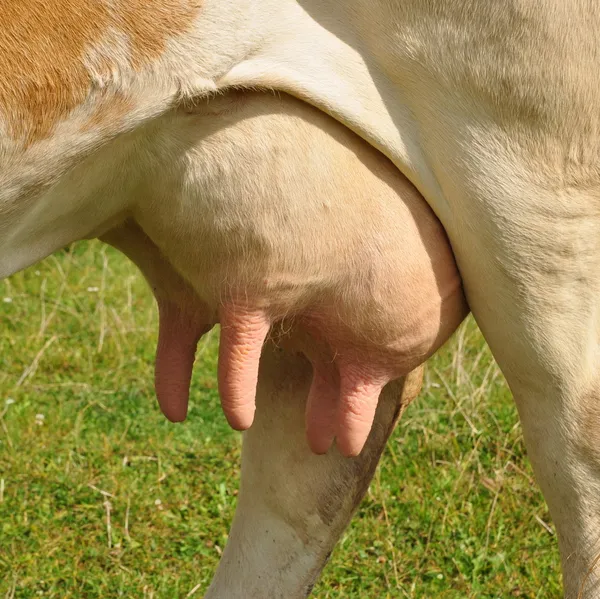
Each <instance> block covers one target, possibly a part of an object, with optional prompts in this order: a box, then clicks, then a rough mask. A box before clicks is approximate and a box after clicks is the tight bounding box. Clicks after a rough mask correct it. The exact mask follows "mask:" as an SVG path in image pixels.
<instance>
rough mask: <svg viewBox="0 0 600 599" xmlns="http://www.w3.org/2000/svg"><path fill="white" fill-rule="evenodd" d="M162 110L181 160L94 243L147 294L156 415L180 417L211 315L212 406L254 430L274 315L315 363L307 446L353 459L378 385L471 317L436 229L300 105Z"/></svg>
mask: <svg viewBox="0 0 600 599" xmlns="http://www.w3.org/2000/svg"><path fill="white" fill-rule="evenodd" d="M168 119H169V120H168V126H166V127H164V128H163V129H162V130H161V131H160V133H159V134H158V139H157V140H156V145H157V147H158V148H165V152H170V151H171V149H172V147H173V144H174V140H176V141H177V143H178V144H179V146H180V147H183V148H185V151H184V153H183V154H182V155H181V156H179V157H178V163H179V165H180V168H177V169H173V178H172V179H170V178H168V177H165V176H164V174H162V173H161V177H160V178H158V179H157V180H156V181H153V180H152V179H151V180H150V182H149V183H148V185H147V187H148V189H149V190H150V191H149V193H150V196H149V197H148V198H146V199H145V201H144V203H143V204H140V205H138V206H136V207H135V208H134V210H133V215H132V218H130V219H129V220H128V221H127V223H126V224H125V225H124V226H123V227H121V228H118V229H115V230H112V231H111V232H109V233H107V234H106V235H104V237H103V239H104V240H105V241H107V242H108V243H111V244H112V245H114V246H115V247H117V248H119V249H121V250H122V251H124V252H125V253H126V254H127V255H128V256H130V257H131V258H132V260H133V261H134V262H136V264H138V266H140V268H141V269H142V271H143V272H144V274H145V275H146V277H147V278H148V280H149V281H150V284H151V286H152V288H153V289H154V293H155V295H156V298H157V301H158V305H159V314H160V333H159V342H158V350H157V361H156V391H157V395H158V398H159V402H160V405H161V409H162V410H163V412H164V413H165V415H166V416H167V417H168V418H170V419H171V420H174V421H179V420H182V419H184V418H185V415H186V411H187V400H188V389H189V381H190V376H191V369H192V364H193V357H194V350H195V347H196V343H197V341H198V339H199V338H200V336H201V335H202V334H203V333H204V332H206V331H207V330H209V329H210V328H211V327H212V326H213V325H214V324H215V323H217V322H219V323H220V325H221V344H220V353H219V367H218V379H219V391H220V394H221V398H222V404H223V409H224V411H225V414H226V416H227V419H228V421H229V423H230V424H231V426H233V427H234V428H236V429H240V430H245V429H247V428H249V427H250V425H251V424H252V421H253V418H254V410H255V407H254V405H255V393H256V383H257V376H258V365H259V359H260V355H261V350H262V346H263V344H264V342H265V339H266V338H267V336H268V335H269V331H270V330H271V327H272V325H273V324H274V323H279V325H280V326H279V328H278V333H277V335H278V336H279V337H281V338H282V339H285V340H286V341H287V342H289V340H291V341H292V342H293V344H294V345H295V346H297V347H299V348H300V349H301V350H302V351H303V352H304V353H305V355H306V356H307V357H308V359H309V360H310V362H311V363H312V365H313V371H314V374H313V381H312V385H311V387H310V391H309V395H308V405H307V416H306V426H307V436H308V441H309V444H310V447H311V448H312V450H313V451H314V452H316V453H318V454H322V453H325V452H326V451H327V450H328V449H329V447H330V445H331V443H332V441H333V439H334V438H336V439H337V445H338V447H339V449H340V451H341V452H342V453H343V454H344V455H347V456H353V455H358V454H359V453H360V451H361V449H362V447H363V445H364V443H365V441H366V439H367V436H368V434H369V431H370V429H371V424H372V422H373V417H374V414H375V409H376V407H377V401H378V398H379V394H380V392H381V389H382V388H383V387H384V385H385V384H387V383H388V382H389V381H391V380H394V379H397V378H399V377H401V376H404V375H406V374H408V373H409V372H410V371H411V370H413V369H415V368H416V367H418V366H419V365H421V364H422V363H424V362H425V360H426V359H427V358H428V357H429V356H430V355H431V354H432V353H433V352H434V351H435V350H436V349H437V348H438V347H439V346H440V345H441V344H442V343H443V342H445V341H446V339H447V338H448V337H449V336H450V334H451V333H452V332H453V331H454V330H455V329H456V327H457V326H458V324H459V323H460V322H461V320H462V319H463V318H464V316H465V314H466V312H467V307H466V303H465V300H464V296H463V294H462V288H461V283H460V278H459V275H458V272H457V270H456V267H455V264H454V260H453V256H452V253H451V251H450V248H449V246H448V244H447V240H446V237H445V234H444V232H443V229H442V228H441V226H440V224H439V222H438V221H437V219H436V218H435V217H434V216H433V214H432V212H431V211H430V210H429V209H428V207H427V206H426V205H425V204H424V203H423V202H422V200H421V198H420V197H419V195H418V193H417V192H416V191H415V190H414V188H413V187H412V186H411V185H410V184H409V183H408V181H407V180H406V179H404V178H403V177H402V176H401V175H399V174H398V173H397V171H395V169H394V167H393V166H392V165H391V163H389V162H388V161H387V159H385V158H384V157H382V156H381V155H379V154H378V153H377V152H376V151H374V150H373V149H371V148H369V147H368V146H367V145H366V144H364V142H361V141H360V140H359V139H358V138H357V137H356V136H355V135H354V134H352V133H351V132H349V131H348V130H346V129H344V128H343V127H341V126H340V125H338V124H337V123H336V122H335V121H333V120H332V119H330V118H329V117H327V116H326V115H324V114H322V113H319V112H318V111H316V110H315V109H313V108H311V107H309V106H307V105H304V104H302V103H301V102H299V101H297V100H293V99H292V98H286V97H283V98H276V97H274V96H270V95H265V94H257V93H255V94H252V93H246V94H235V93H232V94H230V95H228V96H225V97H222V98H215V99H213V100H212V101H211V103H209V104H208V105H207V106H206V105H204V106H202V107H200V108H195V109H194V110H193V112H190V113H188V114H181V113H179V114H176V115H170V116H169V117H168ZM161 158H162V156H159V157H158V158H157V160H158V161H160V160H161ZM240 164H243V165H244V166H243V168H240V166H239V165H240ZM181 180H183V181H184V182H185V184H184V185H183V186H182V185H181V184H179V185H178V181H181ZM177 190H178V191H177ZM336 229H337V230H342V231H343V236H340V235H338V234H334V235H332V231H335V230H336ZM340 238H342V239H343V242H340ZM159 263H160V264H161V266H158V265H159Z"/></svg>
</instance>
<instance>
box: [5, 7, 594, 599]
mask: <svg viewBox="0 0 600 599" xmlns="http://www.w3.org/2000/svg"><path fill="white" fill-rule="evenodd" d="M0 15H1V17H2V18H1V20H0V31H1V35H0V215H1V221H0V276H7V275H9V274H11V273H13V272H15V271H17V270H19V269H21V268H24V267H25V266H27V265H29V264H32V263H34V262H36V261H37V260H40V259H41V258H43V257H44V256H47V255H48V254H49V253H51V252H52V251H54V250H55V249H57V248H59V247H61V246H63V245H65V244H67V243H69V242H70V241H72V240H75V239H78V238H82V237H86V236H94V235H102V234H104V233H106V232H108V231H110V230H111V229H112V228H114V227H116V226H117V225H119V223H121V222H123V219H124V217H126V216H127V210H126V209H125V208H124V207H125V206H126V205H127V201H126V200H127V197H129V193H130V191H131V186H135V185H136V184H137V183H139V178H140V173H139V172H136V171H135V168H133V165H134V164H135V159H136V157H137V156H136V151H140V152H144V154H146V153H148V152H150V153H151V150H149V149H148V146H144V144H141V148H140V144H139V143H138V140H139V137H138V136H139V135H142V136H144V135H147V136H148V139H151V138H152V135H153V133H154V132H155V131H156V130H155V129H154V128H153V127H154V126H155V125H156V124H157V122H158V121H159V120H161V119H163V118H168V115H173V113H174V111H176V110H182V111H185V110H186V109H187V110H192V111H193V110H194V107H195V106H198V105H199V103H201V102H202V100H203V99H204V98H207V97H208V96H210V95H211V94H215V93H216V94H219V93H222V92H225V91H226V90H232V89H233V90H249V89H264V90H271V91H275V92H281V93H287V94H289V95H291V96H295V97H296V98H298V99H299V100H301V101H303V102H305V103H307V104H311V105H313V106H315V107H316V108H317V109H319V110H321V111H322V112H324V113H327V114H328V115H330V116H331V117H333V118H334V119H336V120H337V121H339V122H340V123H341V124H342V125H344V126H345V127H347V128H348V129H350V130H352V131H354V132H355V133H356V134H358V135H359V136H360V137H362V138H363V139H364V140H365V141H366V142H367V143H368V144H370V145H371V146H373V147H374V148H375V149H376V150H378V151H379V152H381V153H382V154H383V155H385V156H386V157H387V158H388V159H389V160H390V161H391V162H392V163H393V164H394V165H395V167H396V168H397V169H398V171H399V172H401V173H402V174H403V175H404V176H405V177H406V178H407V179H408V180H409V181H410V182H411V183H412V185H414V187H415V188H416V189H417V190H418V191H419V193H420V194H421V196H422V197H423V198H424V200H425V201H426V202H427V204H428V205H429V206H430V207H431V208H432V210H433V211H434V213H435V214H436V216H437V218H438V219H439V220H440V222H441V223H442V225H443V228H444V230H445V232H446V234H447V236H448V239H449V242H450V244H451V247H452V250H453V253H454V257H455V259H456V262H457V266H458V269H459V272H460V276H461V280H462V283H463V287H464V291H465V295H466V298H467V301H468V304H469V307H470V309H471V311H472V313H473V315H474V317H475V319H476V321H477V323H478V324H479V327H480V328H481V330H482V332H483V334H484V337H485V339H486V341H487V342H488V344H489V346H490V348H491V350H492V353H493V354H494V357H495V359H496V361H497V362H498V364H499V366H500V368H501V370H502V372H503V374H504V375H505V377H506V379H507V382H508V384H509V386H510V388H511V391H512V393H513V396H514V398H515V401H516V404H517V408H518V411H519V415H520V419H521V423H522V426H523V432H524V438H525V444H526V446H527V450H528V454H529V457H530V459H531V461H532V464H533V467H534V471H535V474H536V478H537V480H538V482H539V484H540V486H541V489H542V491H543V493H544V496H545V499H546V501H547V502H548V505H549V509H550V512H551V515H552V518H553V520H554V523H555V525H556V529H557V536H558V540H559V548H560V553H561V562H562V569H563V575H564V586H565V596H566V597H581V598H584V599H586V598H590V597H596V596H598V594H600V574H599V571H598V568H597V562H598V561H599V560H598V556H599V555H600V539H599V535H600V493H599V491H600V443H599V441H600V407H599V395H600V391H599V376H598V365H597V361H598V335H599V333H598V330H599V322H598V319H599V316H598V315H599V314H600V312H599V310H598V297H599V293H598V292H599V290H600V289H599V287H600V283H599V277H600V275H599V274H598V273H599V269H598V261H599V260H600V248H599V244H600V235H599V230H598V229H599V214H598V213H599V211H598V201H599V198H598V192H599V188H600V187H599V176H600V175H599V168H598V164H599V162H598V156H597V153H598V147H599V144H598V130H599V126H598V107H599V106H600V85H599V84H598V83H597V81H596V80H597V77H596V72H597V71H598V66H599V64H598V63H599V61H600V52H599V51H598V50H599V42H598V41H597V32H598V30H599V26H600V9H599V8H598V7H597V5H596V4H595V3H594V2H592V1H591V0H536V1H534V0H505V1H504V2H490V1H487V0H403V1H400V0H398V1H394V0H368V1H367V0H346V1H345V2H340V1H339V0H261V1H260V2H258V1H257V0H202V1H200V0H163V1H162V2H154V1H148V2H133V1H130V2H125V1H124V0H111V1H110V2H108V1H106V2H103V1H100V0H99V1H97V2H93V3H91V2H83V1H82V0H46V1H44V2H42V1H41V0H34V1H29V2H25V1H21V0H18V1H14V0H11V1H10V2H9V1H6V0H5V1H3V2H1V3H0ZM99 157H102V159H101V160H99V159H98V158H99ZM125 171H127V172H128V173H129V177H128V178H125V180H126V181H127V182H128V184H127V185H124V186H123V185H118V184H116V181H117V180H119V177H118V176H117V175H118V174H121V175H122V174H123V173H124V172H125ZM121 179H123V177H121ZM99 198H101V201H100V199H99ZM329 239H330V240H332V242H336V241H337V242H340V243H342V242H343V241H344V231H343V230H341V229H338V230H336V231H331V232H330V233H329ZM371 266H372V272H377V269H378V264H377V261H376V260H374V261H373V264H372V265H371ZM337 299H339V298H336V301H337ZM258 312H260V310H259V311H258ZM237 313H238V312H235V311H234V316H235V314H237ZM245 316H247V317H248V316H249V318H245V320H244V319H242V320H243V321H244V322H245V324H246V325H248V324H249V323H250V324H252V326H251V327H250V328H248V327H246V328H245V329H244V327H242V328H240V327H237V328H236V327H235V326H234V327H233V328H232V329H229V330H230V331H231V332H232V335H233V342H235V341H236V340H237V341H238V342H239V341H240V340H241V339H242V337H243V335H242V336H241V337H240V336H239V335H238V333H239V332H240V331H241V330H244V331H248V330H250V329H252V335H251V337H252V341H251V342H250V343H249V345H248V346H247V347H246V346H244V347H246V349H248V348H250V349H248V351H247V352H246V351H242V354H243V355H244V356H245V358H248V355H250V358H251V359H250V361H249V362H246V366H248V363H249V364H250V366H252V364H255V363H256V355H255V354H256V351H257V350H256V348H257V346H258V342H257V339H260V338H262V335H263V334H264V331H265V330H266V326H267V324H268V323H265V319H264V318H263V316H264V314H262V313H261V315H260V316H257V312H256V311H253V312H252V313H251V314H246V315H245ZM384 338H385V335H384ZM373 340H374V341H375V344H376V345H377V339H376V338H374V339H373ZM233 345H235V343H233ZM242 345H243V344H242ZM231 346H232V345H230V347H231ZM375 353H377V352H375ZM246 366H245V367H244V368H246ZM373 366H374V363H373V362H370V368H369V373H370V374H369V376H368V377H367V378H365V377H364V373H363V374H362V375H361V376H359V377H358V378H356V377H355V378H354V379H352V377H351V378H350V379H348V378H344V379H343V380H345V381H349V380H354V382H355V383H356V382H357V381H360V384H359V385H352V384H349V385H348V389H350V390H352V388H353V387H355V391H356V392H350V393H346V394H343V397H342V398H341V400H340V402H339V403H340V405H339V407H338V410H337V411H336V415H335V419H333V416H332V415H331V414H330V416H331V419H330V420H329V423H328V424H324V425H323V426H320V427H317V428H318V429H319V430H320V431H321V433H323V434H321V433H319V434H317V435H316V437H313V441H314V443H316V444H317V445H319V446H320V448H321V449H323V446H325V445H326V444H327V438H328V437H330V436H331V433H330V431H331V430H332V429H333V430H335V432H336V437H338V438H340V439H342V440H341V443H340V447H341V449H342V451H343V452H344V454H345V455H349V456H350V455H355V454H356V453H357V452H358V451H359V450H360V448H361V447H362V444H363V442H364V439H365V436H366V434H367V430H368V425H367V426H355V425H356V421H357V420H360V419H362V420H363V421H364V422H368V421H369V420H370V417H371V415H372V414H373V406H374V405H375V403H376V400H377V396H378V393H377V391H378V389H379V388H380V387H381V385H382V382H383V381H385V380H386V378H387V377H389V376H392V375H395V373H393V372H391V369H390V371H386V372H385V376H383V374H382V373H381V372H378V374H379V376H374V372H375V371H378V370H380V369H377V368H375V369H373ZM226 368H227V367H226ZM253 368H255V367H252V368H250V369H249V370H244V371H243V372H240V373H238V374H239V377H238V378H237V379H236V380H237V381H238V383H239V381H240V380H242V379H243V380H244V381H245V383H252V381H253V380H254V377H255V373H254V370H253ZM384 370H385V369H384ZM244 377H246V378H244ZM225 378H227V377H225ZM234 378H235V377H234ZM238 383H235V384H234V385H233V388H230V389H228V391H227V392H226V393H225V396H226V397H227V396H228V397H229V400H226V401H225V407H226V412H227V415H228V419H229V420H230V422H232V423H233V424H234V425H235V426H237V427H238V428H245V427H246V426H248V425H249V424H250V422H251V420H252V411H253V406H252V403H253V400H252V398H251V397H249V396H248V395H245V394H243V393H241V391H240V389H241V388H242V387H243V386H242V387H240V386H239V385H238ZM363 383H364V384H363ZM359 387H360V389H359ZM228 392H229V395H228ZM358 396H360V397H361V398H362V400H364V401H361V403H360V410H359V411H360V416H359V418H356V419H355V421H354V422H353V423H351V420H352V419H351V418H349V417H348V416H349V415H350V414H351V412H352V408H354V409H355V410H356V406H357V404H356V403H355V402H354V403H353V400H354V399H356V398H357V397H358ZM163 397H164V396H163ZM347 400H350V401H347ZM169 401H170V400H169ZM248 402H250V404H249V403H248ZM175 405H180V404H179V402H178V400H177V401H176V402H175ZM344 414H345V415H346V416H343V415H344ZM355 415H358V414H355ZM174 416H175V417H176V418H177V417H178V416H177V414H175V415H174ZM342 416H343V417H342ZM328 431H329V432H328ZM321 443H322V444H323V445H321ZM316 448H317V449H319V447H316ZM257 517H258V516H257ZM234 528H235V525H234ZM289 551H290V553H289V554H290V555H293V548H292V547H290V549H289ZM232 559H233V558H230V561H229V562H227V563H232V564H233V562H232V561H231V560H232ZM223 567H224V568H226V565H224V566H223ZM311 567H312V565H310V564H306V568H311ZM233 570H234V568H233V566H231V567H229V568H228V569H227V568H226V571H225V573H223V574H222V578H223V579H231V580H233V579H235V578H236V576H240V574H235V573H232V572H233ZM288 570H289V568H288ZM290 575H291V574H290ZM218 576H219V575H218ZM291 576H296V573H295V574H293V575H291ZM281 578H282V579H283V578H285V573H281ZM232 584H234V583H233V582H232ZM281 585H282V588H285V583H284V582H281ZM238 588H239V587H238ZM265 595H267V596H268V592H266V593H265ZM271 595H272V596H277V591H273V592H272V593H271ZM213 596H214V595H213ZM231 596H235V594H234V593H232V594H231ZM238 596H239V594H238ZM280 596H281V595H280ZM290 596H293V594H290Z"/></svg>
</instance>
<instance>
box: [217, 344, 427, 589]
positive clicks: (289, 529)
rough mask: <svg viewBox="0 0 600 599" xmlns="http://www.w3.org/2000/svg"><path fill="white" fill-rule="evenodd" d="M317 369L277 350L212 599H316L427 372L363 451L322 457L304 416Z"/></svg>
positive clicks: (271, 353)
mask: <svg viewBox="0 0 600 599" xmlns="http://www.w3.org/2000/svg"><path fill="white" fill-rule="evenodd" d="M312 376H313V374H312V367H311V365H310V363H309V362H308V361H307V360H306V358H305V357H304V356H303V355H302V354H299V353H294V352H291V351H284V350H283V349H281V348H278V347H275V346H274V345H273V344H272V343H268V344H267V345H266V346H265V348H264V351H263V356H262V358H261V366H260V373H259V381H258V389H257V400H256V401H257V410H256V418H255V421H254V424H253V425H252V428H250V430H248V431H247V432H246V433H244V440H243V450H242V475H241V487H240V493H239V499H238V505H237V509H236V514H235V518H234V521H233V524H232V527H231V531H230V534H229V540H228V543H227V546H226V548H225V551H224V553H223V556H222V558H221V562H220V564H219V567H218V570H217V572H216V575H215V578H214V580H213V582H212V584H211V586H210V588H209V590H208V592H207V595H206V599H242V598H243V599H253V598H256V599H258V598H260V599H265V598H269V599H278V598H281V599H283V598H285V599H296V598H297V599H301V598H304V597H307V596H308V595H309V594H310V592H311V589H312V587H313V585H314V583H315V581H316V579H317V577H318V576H319V574H320V572H321V570H322V568H323V567H324V565H325V563H326V561H327V559H328V557H329V555H330V553H331V551H332V549H333V547H334V545H335V544H336V542H337V540H338V539H339V537H340V535H341V534H342V532H343V530H344V529H345V528H346V526H347V524H348V522H349V520H350V518H351V516H352V514H353V512H354V510H355V509H356V507H357V506H358V504H359V502H360V500H361V499H362V497H363V496H364V494H365V493H366V491H367V488H368V485H369V483H370V481H371V478H372V477H373V474H374V472H375V468H376V466H377V463H378V462H379V458H380V456H381V453H382V451H383V448H384V446H385V443H386V441H387V439H388V437H389V435H390V433H391V432H392V430H393V428H394V424H395V422H396V420H397V418H398V416H399V414H400V412H401V410H402V409H403V407H404V406H406V405H407V404H408V403H409V402H410V401H411V400H412V399H413V398H414V397H415V396H416V395H417V393H418V392H419V390H420V386H421V380H422V370H421V369H418V370H416V371H413V372H412V373H411V374H409V375H408V376H407V377H405V378H403V379H401V380H398V381H396V382H393V383H390V384H389V385H387V387H386V388H385V389H384V391H383V392H382V395H381V400H380V402H379V407H378V410H377V414H376V418H375V424H374V426H373V430H372V431H371V435H370V437H369V440H368V442H367V445H366V446H365V449H364V450H363V451H362V453H361V454H360V455H359V456H358V457H356V458H344V457H342V456H341V455H340V453H339V452H338V451H337V449H336V448H335V447H334V448H332V449H331V450H330V451H329V452H328V453H327V454H326V455H322V456H317V455H314V454H313V453H312V452H311V451H310V449H309V446H308V443H307V440H306V433H305V425H304V412H305V406H306V399H307V397H308V393H309V389H310V385H311V380H312Z"/></svg>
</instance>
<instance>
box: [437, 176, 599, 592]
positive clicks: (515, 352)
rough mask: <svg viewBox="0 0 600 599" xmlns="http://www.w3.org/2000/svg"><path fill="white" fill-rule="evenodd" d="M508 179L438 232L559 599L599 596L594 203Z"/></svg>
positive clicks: (464, 197)
mask: <svg viewBox="0 0 600 599" xmlns="http://www.w3.org/2000/svg"><path fill="white" fill-rule="evenodd" d="M512 172H513V173H514V172H517V168H516V167H515V168H513V169H512ZM465 179H466V178H465ZM507 181H509V178H508V177H507V178H506V179H505V181H504V183H505V186H504V188H502V186H501V183H502V181H498V182H496V185H495V187H490V189H489V193H488V194H487V196H486V195H479V196H478V195H474V194H473V193H470V191H471V190H469V189H465V190H464V191H463V192H462V193H460V194H457V197H459V198H461V200H460V201H464V202H465V203H464V204H463V205H460V206H457V207H456V210H455V215H456V218H455V221H454V222H453V223H448V224H449V226H448V228H447V230H448V231H449V236H450V239H451V242H452V243H453V248H454V250H455V255H456V257H457V262H458V265H459V268H460V271H461V276H462V278H463V284H464V287H465V291H466V294H467V299H468V301H469V305H470V307H471V310H472V313H473V315H474V316H475V318H476V320H477V322H478V324H479V326H480V328H481V330H482V332H483V334H484V336H485V338H486V340H487V342H488V344H489V345H490V348H491V350H492V352H493V354H494V357H495V358H496V360H497V362H498V364H499V366H500V368H501V370H502V371H503V373H504V375H505V377H506V379H507V382H508V384H509V386H510V388H511V391H512V393H513V396H514V398H515V401H516V404H517V408H518V411H519V415H520V419H521V423H522V427H523V434H524V440H525V445H526V448H527V452H528V456H529V458H530V460H531V462H532V465H533V468H534V471H535V475H536V479H537V481H538V483H539V484H540V486H541V489H542V492H543V494H544V497H545V499H546V501H547V503H548V506H549V508H550V513H551V516H552V519H553V522H554V524H555V526H556V529H557V536H558V540H559V548H560V554H561V561H562V569H563V578H564V586H565V597H566V598H567V599H591V598H596V597H599V596H600V218H598V215H597V210H596V204H597V201H596V200H595V199H594V198H591V197H586V196H584V195H583V194H581V193H576V192H571V195H568V194H567V192H566V191H563V192H562V195H559V194H558V193H548V192H547V190H542V189H539V188H537V187H536V186H534V185H533V184H532V183H529V182H525V181H522V182H521V183H520V185H519V189H518V192H519V193H518V195H517V193H516V192H515V194H514V195H510V194H506V188H507V187H508V183H507ZM491 184H492V185H493V184H494V182H493V181H492V182H491ZM497 190H501V191H502V193H501V194H499V193H496V192H497ZM515 206H518V207H519V209H518V210H517V209H515ZM473 222H476V223H477V227H474V226H472V223H473Z"/></svg>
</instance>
